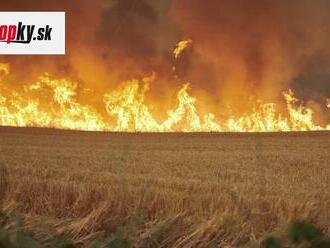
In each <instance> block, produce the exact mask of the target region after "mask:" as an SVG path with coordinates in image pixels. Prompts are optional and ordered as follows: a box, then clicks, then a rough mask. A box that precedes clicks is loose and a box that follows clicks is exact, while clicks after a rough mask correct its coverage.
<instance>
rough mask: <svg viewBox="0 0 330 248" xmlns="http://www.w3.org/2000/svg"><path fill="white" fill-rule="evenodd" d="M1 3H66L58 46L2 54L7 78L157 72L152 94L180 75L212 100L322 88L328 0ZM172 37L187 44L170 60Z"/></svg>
mask: <svg viewBox="0 0 330 248" xmlns="http://www.w3.org/2000/svg"><path fill="white" fill-rule="evenodd" d="M0 9H1V10H2V11H66V12H67V14H66V17H67V49H66V50H67V55H65V56H1V57H0V59H1V61H2V62H9V63H10V64H11V68H12V71H13V72H14V73H12V74H11V76H10V77H11V78H10V80H11V81H12V82H16V83H17V82H18V83H21V84H23V83H24V82H26V81H27V80H30V78H33V77H36V76H37V75H39V74H41V73H43V72H44V71H48V72H50V73H52V74H55V75H56V76H59V77H62V76H63V77H70V78H72V79H74V80H76V81H78V82H79V85H82V86H84V87H88V88H91V89H93V90H95V91H96V92H100V93H101V92H102V93H104V91H106V90H109V89H110V88H113V87H115V86H116V85H118V84H119V82H121V81H122V80H128V79H130V78H133V77H138V78H141V77H143V76H145V75H148V74H151V73H152V72H156V75H157V80H156V82H155V84H156V87H152V88H151V90H152V91H153V92H152V93H153V94H154V95H156V96H159V95H162V94H164V92H163V91H164V90H165V89H171V88H173V91H175V90H177V87H178V85H179V84H181V83H182V82H186V81H189V82H191V85H192V87H193V89H195V92H194V93H196V94H197V95H199V96H200V97H202V99H204V100H205V102H206V104H208V103H212V104H211V105H213V106H215V108H217V107H218V106H226V105H233V106H242V107H244V106H245V105H244V102H245V101H246V100H247V99H248V97H250V96H255V97H258V98H261V99H264V100H276V99H278V98H280V97H281V92H282V91H283V90H286V89H288V88H293V90H294V91H296V92H298V94H299V96H300V97H303V99H304V100H306V101H308V100H313V101H316V102H317V101H318V100H320V99H321V98H322V99H323V98H325V97H329V95H330V92H329V91H330V90H329V80H328V79H329V77H330V75H329V71H330V60H329V58H330V49H329V48H330V47H329V44H330V33H329V32H328V30H330V29H329V25H330V12H329V11H328V10H329V9H330V2H329V1H327V0H313V1H311V0H291V1H287V0H277V1H273V0H250V1H246V0H235V1H232V0H219V1H214V0H204V1H199V0H160V1H153V0H93V1H89V0H81V1H75V0H58V1H50V0H46V1H45V0H30V1H25V2H24V1H20V0H12V1H5V2H4V1H3V2H1V3H0ZM180 39H192V40H193V46H192V48H190V49H188V50H187V51H185V53H184V54H183V56H182V57H181V58H180V59H179V60H178V61H175V60H174V58H173V56H172V54H171V52H172V50H173V48H174V46H175V44H176V42H177V41H179V40H180ZM173 65H175V66H176V72H175V73H176V76H177V77H174V75H173V72H172V66H173ZM316 80H317V81H316ZM166 92H167V91H166Z"/></svg>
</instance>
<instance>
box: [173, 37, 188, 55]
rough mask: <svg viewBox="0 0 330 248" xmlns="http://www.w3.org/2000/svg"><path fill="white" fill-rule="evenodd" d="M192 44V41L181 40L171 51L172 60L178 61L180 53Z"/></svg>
mask: <svg viewBox="0 0 330 248" xmlns="http://www.w3.org/2000/svg"><path fill="white" fill-rule="evenodd" d="M191 44H192V40H190V39H189V40H182V41H180V42H179V43H178V44H177V45H176V48H175V49H174V51H173V54H174V58H176V59H178V58H179V57H180V55H181V54H182V52H183V51H184V50H185V49H186V48H187V47H189V46H190V45H191Z"/></svg>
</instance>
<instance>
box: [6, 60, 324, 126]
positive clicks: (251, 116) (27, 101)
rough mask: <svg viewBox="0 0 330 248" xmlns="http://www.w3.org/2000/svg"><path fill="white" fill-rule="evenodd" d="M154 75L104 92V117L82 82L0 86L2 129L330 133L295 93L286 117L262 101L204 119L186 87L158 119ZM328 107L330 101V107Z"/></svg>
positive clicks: (46, 79) (42, 80)
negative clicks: (82, 92)
mask: <svg viewBox="0 0 330 248" xmlns="http://www.w3.org/2000/svg"><path fill="white" fill-rule="evenodd" d="M8 73H9V65H7V64H0V78H1V77H3V76H5V75H6V74H8ZM154 80H155V76H154V75H152V76H151V77H146V78H144V79H143V80H141V81H139V80H136V79H134V80H131V81H128V82H125V83H123V86H122V87H121V88H119V89H117V90H115V91H111V92H108V93H106V94H104V99H103V100H104V111H103V112H104V113H105V114H104V113H102V111H98V110H97V108H96V107H94V106H91V105H89V104H83V103H81V102H79V101H78V97H77V95H78V94H77V84H76V83H74V82H72V81H70V80H66V79H61V80H57V79H52V78H51V77H50V76H49V75H47V74H45V75H43V76H41V77H39V78H38V79H37V80H36V81H35V82H33V83H31V84H30V85H28V86H25V87H24V88H23V89H21V90H20V91H18V90H12V89H8V88H6V87H5V85H4V84H1V82H0V125H1V126H19V127H51V128H59V129H73V130H88V131H123V132H173V131H185V132H211V131H212V132H221V131H228V132H277V131H309V130H330V125H325V126H321V125H317V124H316V123H315V121H314V118H313V111H312V109H310V108H307V107H305V106H303V105H301V104H300V101H299V100H298V99H297V98H296V97H295V96H294V93H293V92H292V91H291V90H288V91H287V92H285V93H284V94H283V97H284V101H285V103H286V107H287V111H286V113H284V114H283V113H279V111H278V109H277V105H276V104H275V103H262V102H260V101H257V103H255V107H254V109H253V111H252V112H251V113H246V114H245V115H243V116H240V117H228V118H227V119H226V120H220V119H218V118H217V117H216V116H215V115H214V114H213V113H207V114H204V115H202V114H201V113H200V111H199V110H198V108H197V106H196V102H197V101H198V100H197V99H196V98H194V97H193V96H191V95H190V93H189V84H184V85H183V86H182V88H181V89H180V90H179V91H178V92H177V94H176V98H177V99H176V106H173V108H172V109H170V110H168V111H167V113H166V114H167V117H166V118H165V119H164V120H162V121H159V120H157V119H156V118H155V117H154V113H153V111H152V109H153V106H151V105H148V104H147V103H146V101H145V97H146V93H147V92H148V90H149V87H150V85H151V84H152V82H153V81H154ZM327 105H328V107H329V101H328V103H327Z"/></svg>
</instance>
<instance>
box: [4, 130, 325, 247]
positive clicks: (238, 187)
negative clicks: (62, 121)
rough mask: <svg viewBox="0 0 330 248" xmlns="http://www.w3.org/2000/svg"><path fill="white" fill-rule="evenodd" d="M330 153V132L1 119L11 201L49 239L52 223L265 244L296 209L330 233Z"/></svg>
mask: <svg viewBox="0 0 330 248" xmlns="http://www.w3.org/2000/svg"><path fill="white" fill-rule="evenodd" d="M329 151H330V133H329V132H314V133H308V132H306V133H277V134H269V133H264V134H211V133H192V134H189V133H186V134H184V133H169V134H160V133H155V134H142V133H135V134H124V133H88V132H71V131H58V130H47V129H32V128H31V129H29V128H22V129H16V128H0V167H1V174H0V187H1V188H0V197H1V201H0V203H1V204H2V206H3V209H4V211H7V212H10V211H12V210H13V209H15V210H19V212H20V213H21V215H22V216H24V217H23V222H24V228H26V229H27V230H30V229H31V230H32V228H34V234H33V235H34V236H35V238H36V239H37V240H40V241H41V242H46V241H47V237H49V234H47V232H45V231H44V229H43V228H41V227H40V226H47V228H50V229H52V230H53V232H54V233H55V234H54V235H66V236H68V237H70V239H72V240H74V242H75V244H78V245H79V246H87V245H89V244H91V242H94V240H106V239H113V238H114V237H121V238H122V239H124V240H127V241H128V242H129V243H130V244H131V246H134V247H236V246H240V245H248V244H249V245H254V244H257V243H258V242H259V241H260V240H261V239H263V238H264V237H266V236H267V235H270V234H273V233H281V230H283V227H284V226H285V225H287V223H288V222H289V221H290V220H295V219H299V220H306V221H309V222H311V223H313V224H315V225H318V226H319V227H321V228H322V230H324V232H326V233H327V234H329V228H330V190H329V189H330V152H329ZM41 223H42V224H41ZM45 228H46V227H45ZM109 247H110V246H109ZM113 247H117V246H113ZM123 247H125V245H123Z"/></svg>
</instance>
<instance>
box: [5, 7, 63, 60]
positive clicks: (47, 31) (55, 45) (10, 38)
mask: <svg viewBox="0 0 330 248" xmlns="http://www.w3.org/2000/svg"><path fill="white" fill-rule="evenodd" d="M0 54H65V13H64V12H0Z"/></svg>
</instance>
